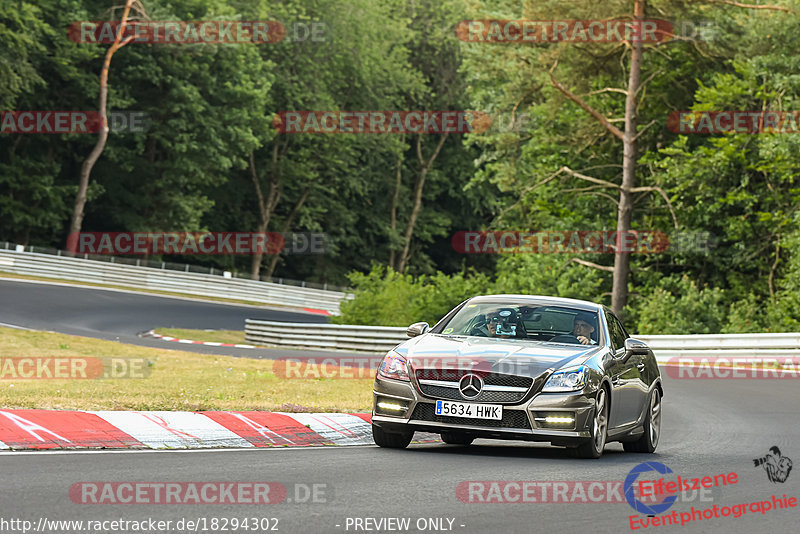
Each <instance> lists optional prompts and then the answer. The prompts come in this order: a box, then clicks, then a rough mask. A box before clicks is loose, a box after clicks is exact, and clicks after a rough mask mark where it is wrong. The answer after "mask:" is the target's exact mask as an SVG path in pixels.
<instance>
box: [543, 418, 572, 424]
mask: <svg viewBox="0 0 800 534" xmlns="http://www.w3.org/2000/svg"><path fill="white" fill-rule="evenodd" d="M574 421H575V418H574V417H545V418H544V422H545V423H547V424H550V423H553V424H558V423H562V424H569V425H571V424H572V423H573V422H574Z"/></svg>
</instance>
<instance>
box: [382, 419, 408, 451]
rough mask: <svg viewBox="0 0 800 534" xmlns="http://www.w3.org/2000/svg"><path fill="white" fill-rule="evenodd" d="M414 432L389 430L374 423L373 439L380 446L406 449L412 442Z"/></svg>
mask: <svg viewBox="0 0 800 534" xmlns="http://www.w3.org/2000/svg"><path fill="white" fill-rule="evenodd" d="M413 436H414V432H387V431H385V430H384V429H382V428H381V427H379V426H377V425H372V439H373V440H374V441H375V445H377V446H378V447H386V448H388V449H405V448H406V447H408V444H409V443H411V438H412V437H413Z"/></svg>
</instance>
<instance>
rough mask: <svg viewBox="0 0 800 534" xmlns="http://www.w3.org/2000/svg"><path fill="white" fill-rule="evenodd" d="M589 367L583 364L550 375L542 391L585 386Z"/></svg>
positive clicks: (572, 389)
mask: <svg viewBox="0 0 800 534" xmlns="http://www.w3.org/2000/svg"><path fill="white" fill-rule="evenodd" d="M588 376H589V368H588V367H586V366H585V365H581V366H580V367H575V368H573V369H564V370H563V371H557V372H555V373H553V374H552V375H550V378H548V379H547V382H546V383H545V385H544V387H543V388H542V391H578V390H580V389H583V388H584V387H586V381H587V379H588Z"/></svg>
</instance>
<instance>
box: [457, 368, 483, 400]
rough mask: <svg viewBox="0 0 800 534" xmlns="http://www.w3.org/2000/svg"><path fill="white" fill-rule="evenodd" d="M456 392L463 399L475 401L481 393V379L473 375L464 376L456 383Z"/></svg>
mask: <svg viewBox="0 0 800 534" xmlns="http://www.w3.org/2000/svg"><path fill="white" fill-rule="evenodd" d="M458 391H459V392H460V393H461V396H462V397H464V398H465V399H468V400H472V399H475V398H477V397H478V395H480V394H481V391H483V379H482V378H481V377H479V376H478V375H476V374H473V373H469V374H466V375H464V376H463V377H461V380H459V381H458Z"/></svg>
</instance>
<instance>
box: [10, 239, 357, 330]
mask: <svg viewBox="0 0 800 534" xmlns="http://www.w3.org/2000/svg"><path fill="white" fill-rule="evenodd" d="M112 260H113V258H112ZM0 271H5V272H9V273H14V274H24V275H33V276H42V277H46V278H57V279H61V280H73V281H78V282H91V283H98V284H110V285H115V286H123V287H129V288H132V289H149V290H157V291H172V292H177V293H185V294H188V295H197V296H201V297H222V298H229V299H239V300H247V301H251V302H258V303H263V304H276V305H282V306H292V307H299V308H314V309H320V310H325V311H327V312H329V313H331V314H338V313H339V303H340V302H341V301H342V300H344V299H347V298H352V295H350V294H348V293H344V292H340V291H326V290H323V289H312V288H308V287H296V286H289V285H281V284H274V283H270V282H262V281H259V280H248V279H244V278H230V277H228V276H223V273H222V272H221V273H220V275H213V274H204V273H193V272H181V271H171V270H166V269H155V268H152V267H144V266H137V265H125V264H121V263H114V262H113V261H112V262H105V261H95V260H90V259H84V258H76V257H69V256H52V255H48V254H40V253H36V252H17V251H16V250H12V249H9V250H4V249H0ZM228 275H230V273H228Z"/></svg>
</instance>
